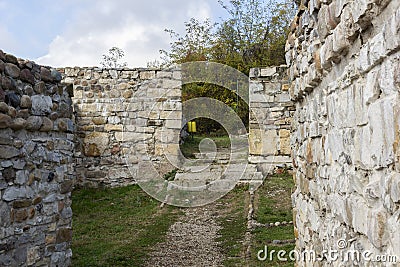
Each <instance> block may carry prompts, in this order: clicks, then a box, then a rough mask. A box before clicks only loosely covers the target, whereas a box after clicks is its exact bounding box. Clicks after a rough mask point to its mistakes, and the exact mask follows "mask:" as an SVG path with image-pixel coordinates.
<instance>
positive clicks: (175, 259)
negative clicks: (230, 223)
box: [146, 204, 224, 267]
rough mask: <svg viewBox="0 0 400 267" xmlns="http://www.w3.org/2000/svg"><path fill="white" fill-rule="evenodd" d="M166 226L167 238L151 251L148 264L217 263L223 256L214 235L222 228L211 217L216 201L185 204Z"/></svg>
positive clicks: (211, 266) (194, 265) (190, 265)
mask: <svg viewBox="0 0 400 267" xmlns="http://www.w3.org/2000/svg"><path fill="white" fill-rule="evenodd" d="M184 212H185V214H184V215H183V216H182V217H181V218H180V219H179V220H178V222H176V223H175V224H173V225H172V226H171V227H170V229H169V230H168V233H167V237H166V241H165V242H163V243H159V244H158V245H157V246H156V247H155V248H154V252H152V253H151V254H150V259H149V260H148V262H147V264H146V266H148V267H155V266H157V267H164V266H165V267H186V266H187V267H202V266H204V267H206V266H207V267H217V266H222V265H223V264H222V263H223V260H224V256H223V255H222V253H221V251H220V247H219V246H218V243H217V242H216V241H215V239H216V238H217V237H218V230H219V229H220V228H221V227H220V226H219V225H218V224H217V222H216V221H215V220H214V218H215V217H216V216H217V215H216V214H217V213H216V212H215V204H210V205H207V206H202V207H197V208H187V209H185V210H184Z"/></svg>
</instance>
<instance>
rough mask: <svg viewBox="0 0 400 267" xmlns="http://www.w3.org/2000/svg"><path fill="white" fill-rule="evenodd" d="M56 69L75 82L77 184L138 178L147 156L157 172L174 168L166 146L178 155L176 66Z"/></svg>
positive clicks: (116, 183)
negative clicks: (168, 157)
mask: <svg viewBox="0 0 400 267" xmlns="http://www.w3.org/2000/svg"><path fill="white" fill-rule="evenodd" d="M59 71H60V72H61V73H62V75H63V81H64V82H65V83H68V84H73V91H74V98H73V102H74V110H75V115H76V123H77V137H78V144H77V149H76V154H75V157H76V171H77V183H78V184H80V185H88V186H95V187H97V186H103V185H104V186H123V185H128V184H133V183H136V178H137V175H138V168H139V164H140V163H141V162H143V161H151V162H152V163H153V165H154V166H156V168H158V170H159V171H160V173H165V172H168V171H169V170H171V169H173V167H172V166H170V165H169V164H168V160H167V159H166V156H165V154H166V152H164V151H168V153H173V154H175V155H176V154H177V152H176V150H178V149H179V132H180V128H181V123H182V122H181V118H182V104H181V73H180V70H179V69H177V68H174V69H171V70H163V71H161V70H156V69H100V68H64V69H60V70H59ZM168 153H167V154H168ZM149 175H150V173H149ZM142 178H143V177H142Z"/></svg>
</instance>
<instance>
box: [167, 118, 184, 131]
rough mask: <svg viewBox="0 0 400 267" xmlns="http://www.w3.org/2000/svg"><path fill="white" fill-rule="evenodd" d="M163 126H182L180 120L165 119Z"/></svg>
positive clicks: (174, 127) (176, 127)
mask: <svg viewBox="0 0 400 267" xmlns="http://www.w3.org/2000/svg"><path fill="white" fill-rule="evenodd" d="M165 127H167V128H169V129H181V128H182V120H166V121H165Z"/></svg>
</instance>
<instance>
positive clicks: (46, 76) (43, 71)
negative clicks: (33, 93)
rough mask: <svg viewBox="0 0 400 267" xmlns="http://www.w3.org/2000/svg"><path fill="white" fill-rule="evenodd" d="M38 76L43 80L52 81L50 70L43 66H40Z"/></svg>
mask: <svg viewBox="0 0 400 267" xmlns="http://www.w3.org/2000/svg"><path fill="white" fill-rule="evenodd" d="M40 78H41V79H42V81H44V82H52V81H53V79H54V78H53V76H52V75H51V71H50V70H49V69H48V68H45V67H41V68H40Z"/></svg>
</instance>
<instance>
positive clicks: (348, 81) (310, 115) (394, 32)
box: [280, 0, 400, 266]
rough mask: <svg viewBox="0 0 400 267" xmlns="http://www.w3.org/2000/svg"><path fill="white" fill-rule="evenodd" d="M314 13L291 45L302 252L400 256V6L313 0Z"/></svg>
mask: <svg viewBox="0 0 400 267" xmlns="http://www.w3.org/2000/svg"><path fill="white" fill-rule="evenodd" d="M303 2H304V3H306V2H307V1H303ZM308 7H309V10H310V12H312V13H313V14H312V16H310V15H309V14H307V13H308V10H307V9H304V10H302V11H299V13H298V19H299V22H306V23H305V24H303V25H299V24H295V27H293V28H292V29H291V33H290V36H291V37H290V39H291V40H288V43H287V45H286V48H287V51H286V59H287V63H288V64H289V65H290V67H289V69H290V71H289V73H290V78H291V82H292V86H291V87H290V89H289V91H290V95H291V98H292V100H293V101H295V105H296V111H295V114H294V116H293V123H292V130H293V133H292V135H291V144H292V156H293V163H294V164H293V165H294V168H295V169H294V172H295V174H296V178H295V180H296V191H295V192H294V193H293V196H292V197H293V204H294V209H295V210H296V211H297V212H296V214H295V221H296V231H297V233H298V239H297V243H296V246H297V250H298V251H304V250H309V249H315V248H316V247H321V248H334V247H335V246H337V244H338V243H337V242H338V240H340V239H344V240H346V241H348V242H349V245H351V246H349V247H348V248H349V249H356V250H359V249H361V250H364V251H365V250H370V251H371V252H372V253H373V254H374V255H378V254H379V255H393V254H395V255H396V256H397V257H399V256H400V254H399V253H400V251H399V249H398V244H400V243H399V238H398V237H397V236H394V234H395V233H396V234H397V233H398V231H397V230H394V229H400V221H399V220H398V216H399V205H398V204H399V193H398V192H399V186H398V181H399V178H398V171H399V169H398V166H399V163H398V162H399V160H400V157H399V156H398V150H399V125H400V120H399V118H400V117H399V114H400V113H399V109H398V106H399V105H400V103H399V101H400V99H399V96H398V93H399V91H398V89H399V88H398V86H397V85H396V79H397V70H398V65H399V59H400V53H399V49H400V35H399V31H398V29H399V27H398V25H399V23H400V2H398V1H374V0H373V1H364V0H362V1H347V0H343V1H339V0H332V1H315V0H314V1H308ZM395 25H396V26H395ZM313 33H315V34H313ZM280 137H281V136H280ZM281 141H282V138H281ZM286 141H287V140H285V142H286ZM281 143H282V142H281ZM327 236H329V238H325V237H327ZM349 240H351V243H350V241H349ZM396 253H397V254H396ZM297 264H298V266H308V265H310V266H314V265H315V266H317V265H321V266H328V265H330V264H331V263H327V262H317V261H311V262H309V263H307V264H306V263H305V262H302V261H299V262H297ZM333 264H334V265H335V263H333ZM346 264H347V265H349V266H350V265H354V264H353V263H345V265H346ZM357 264H358V265H360V266H367V265H368V264H371V263H370V262H368V261H366V260H365V259H360V261H359V262H357ZM383 265H384V266H389V265H390V264H387V263H384V264H383Z"/></svg>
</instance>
